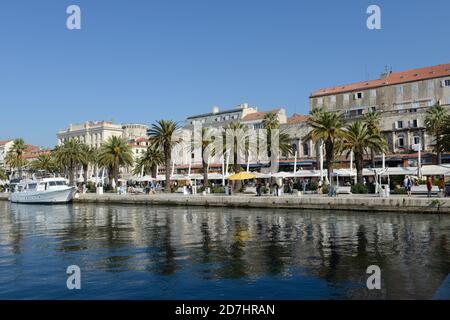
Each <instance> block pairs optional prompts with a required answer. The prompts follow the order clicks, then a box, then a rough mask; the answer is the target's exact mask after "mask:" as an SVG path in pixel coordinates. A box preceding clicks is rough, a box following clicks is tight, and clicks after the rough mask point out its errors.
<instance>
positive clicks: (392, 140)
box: [310, 64, 450, 157]
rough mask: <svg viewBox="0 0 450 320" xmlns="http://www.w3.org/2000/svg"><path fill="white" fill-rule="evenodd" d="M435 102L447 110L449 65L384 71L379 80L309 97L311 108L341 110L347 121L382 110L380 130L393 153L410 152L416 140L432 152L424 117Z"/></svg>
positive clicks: (449, 106)
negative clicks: (401, 70)
mask: <svg viewBox="0 0 450 320" xmlns="http://www.w3.org/2000/svg"><path fill="white" fill-rule="evenodd" d="M436 103H440V104H441V105H444V106H446V107H447V108H449V109H450V64H443V65H438V66H434V67H427V68H421V69H414V70H408V71H404V72H385V73H383V74H382V75H381V77H380V79H377V80H369V81H364V82H359V83H353V84H348V85H339V86H335V87H331V88H326V89H320V90H318V91H316V92H314V93H313V94H312V95H311V97H310V107H311V109H315V108H319V107H323V108H325V109H326V110H329V111H334V112H343V113H344V115H345V117H346V119H348V120H350V121H353V120H357V119H361V118H362V117H363V116H364V115H365V114H367V113H369V112H371V111H377V112H381V114H382V118H383V120H382V124H381V131H382V133H383V134H384V136H385V137H386V139H387V141H388V143H389V149H390V152H391V153H393V154H399V153H408V152H410V153H412V152H413V149H414V148H415V147H416V146H417V145H418V144H419V143H420V144H422V146H423V149H424V150H425V151H432V147H433V143H434V141H433V137H430V136H429V135H428V134H427V133H426V132H425V116H426V111H427V110H428V109H429V108H430V107H431V106H433V105H435V104H436ZM416 157H417V156H416Z"/></svg>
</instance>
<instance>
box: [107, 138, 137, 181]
mask: <svg viewBox="0 0 450 320" xmlns="http://www.w3.org/2000/svg"><path fill="white" fill-rule="evenodd" d="M98 162H99V163H100V165H101V166H104V167H107V168H109V169H110V170H111V171H110V172H111V174H112V176H113V179H114V181H115V182H116V183H117V182H118V181H119V171H120V168H121V167H127V166H132V165H133V162H134V161H133V153H132V151H131V147H130V146H129V145H128V143H127V142H126V141H125V140H124V139H122V138H121V137H116V136H113V137H110V138H109V139H108V140H107V141H106V142H105V143H103V144H102V146H101V147H100V150H99V154H98Z"/></svg>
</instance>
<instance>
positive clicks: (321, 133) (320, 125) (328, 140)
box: [308, 109, 344, 181]
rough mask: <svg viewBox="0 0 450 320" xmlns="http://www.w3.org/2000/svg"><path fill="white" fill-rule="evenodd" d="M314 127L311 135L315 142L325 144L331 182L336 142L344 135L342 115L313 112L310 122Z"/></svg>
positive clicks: (320, 111) (320, 110)
mask: <svg viewBox="0 0 450 320" xmlns="http://www.w3.org/2000/svg"><path fill="white" fill-rule="evenodd" d="M308 122H309V124H310V125H311V127H312V131H311V133H310V135H311V138H312V140H313V141H320V140H321V141H323V142H324V143H325V159H326V162H327V169H328V179H329V181H331V175H332V173H333V164H334V156H335V151H336V150H335V145H336V142H337V141H339V139H340V138H341V137H342V135H343V126H344V123H343V119H342V114H337V113H334V112H329V111H324V110H322V109H316V110H313V111H311V113H310V117H309V120H308Z"/></svg>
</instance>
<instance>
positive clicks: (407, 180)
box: [403, 176, 412, 197]
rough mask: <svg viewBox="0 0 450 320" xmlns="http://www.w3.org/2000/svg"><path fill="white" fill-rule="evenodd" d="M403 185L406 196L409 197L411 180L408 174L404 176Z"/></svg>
mask: <svg viewBox="0 0 450 320" xmlns="http://www.w3.org/2000/svg"><path fill="white" fill-rule="evenodd" d="M403 187H404V188H405V190H406V194H407V196H408V197H411V188H412V180H411V178H410V177H409V176H406V177H405V180H403Z"/></svg>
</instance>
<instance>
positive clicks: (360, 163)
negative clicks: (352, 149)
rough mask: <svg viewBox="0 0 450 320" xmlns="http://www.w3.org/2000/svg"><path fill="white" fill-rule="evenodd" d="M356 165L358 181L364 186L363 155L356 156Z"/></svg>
mask: <svg viewBox="0 0 450 320" xmlns="http://www.w3.org/2000/svg"><path fill="white" fill-rule="evenodd" d="M355 160H356V161H355V162H356V163H355V165H356V181H357V182H358V183H359V184H363V182H364V181H363V179H364V178H363V161H364V160H363V155H361V154H355Z"/></svg>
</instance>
